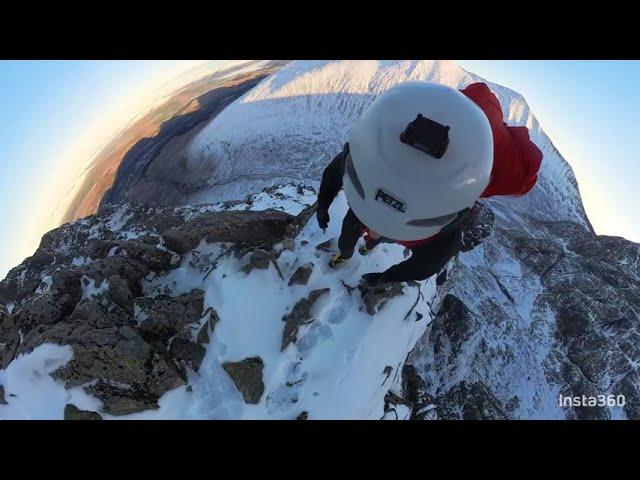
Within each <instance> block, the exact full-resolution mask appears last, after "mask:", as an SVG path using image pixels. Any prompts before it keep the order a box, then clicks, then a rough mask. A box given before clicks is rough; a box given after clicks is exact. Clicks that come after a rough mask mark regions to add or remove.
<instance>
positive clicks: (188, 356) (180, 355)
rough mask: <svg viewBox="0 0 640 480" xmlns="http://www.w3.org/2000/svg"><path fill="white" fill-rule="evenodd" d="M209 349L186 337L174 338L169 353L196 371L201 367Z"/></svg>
mask: <svg viewBox="0 0 640 480" xmlns="http://www.w3.org/2000/svg"><path fill="white" fill-rule="evenodd" d="M206 353H207V350H206V349H205V348H204V347H203V346H202V345H200V344H199V343H195V342H192V341H190V340H187V339H184V338H174V339H173V341H172V342H171V346H170V347H169V354H170V355H171V356H172V357H173V358H174V359H175V360H178V361H179V362H181V363H182V364H183V365H184V366H189V367H191V368H192V369H193V370H194V371H195V372H197V371H198V370H199V369H200V364H201V363H202V360H203V359H204V356H205V354H206Z"/></svg>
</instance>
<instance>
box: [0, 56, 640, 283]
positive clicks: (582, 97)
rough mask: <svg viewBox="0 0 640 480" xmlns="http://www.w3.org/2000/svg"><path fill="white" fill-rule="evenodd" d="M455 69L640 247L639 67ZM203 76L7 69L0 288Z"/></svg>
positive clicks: (1, 119) (591, 208) (140, 70)
mask: <svg viewBox="0 0 640 480" xmlns="http://www.w3.org/2000/svg"><path fill="white" fill-rule="evenodd" d="M220 64H222V62H220ZM458 64H459V65H460V66H461V67H463V68H465V69H466V70H469V71H471V72H474V73H477V74H478V75H480V76H482V77H484V78H486V79H487V80H490V81H492V82H495V83H499V84H501V85H504V86H506V87H509V88H511V89H513V90H516V91H518V92H519V93H521V94H522V95H524V97H525V99H526V100H527V102H528V103H529V105H530V106H531V108H532V110H533V112H534V114H535V115H536V117H537V118H538V120H539V121H540V124H541V126H542V128H543V129H544V130H545V132H546V133H547V134H548V135H549V137H550V138H551V140H552V141H553V142H554V144H555V145H556V147H557V148H558V150H559V151H560V152H561V153H562V155H563V156H564V157H565V158H566V159H567V161H568V162H569V163H570V164H571V166H572V167H573V169H574V171H575V173H576V176H577V178H578V182H579V185H580V190H581V193H582V198H583V201H584V203H585V207H586V210H587V213H588V215H589V218H590V220H591V222H592V223H593V225H594V228H595V229H596V231H597V233H599V234H609V235H619V236H623V237H625V238H628V239H630V240H633V241H636V242H640V222H638V221H637V220H638V214H637V213H636V204H637V203H638V202H637V200H636V195H635V193H636V192H635V190H636V182H637V179H638V178H640V154H639V153H638V144H639V142H638V140H637V138H636V137H637V131H638V127H639V126H640V94H639V93H638V91H637V88H638V86H639V85H640V62H636V61H504V60H501V61H485V60H473V61H466V60H465V61H458ZM197 66H205V65H204V64H203V61H202V60H189V61H157V60H153V61H0V218H1V219H2V226H1V233H0V279H2V278H4V276H5V275H6V273H7V272H8V270H9V269H10V268H11V267H13V266H15V265H17V264H18V263H20V262H21V261H22V260H23V259H24V258H25V257H27V256H29V255H31V254H33V252H34V251H35V249H36V248H37V246H38V243H39V241H40V237H41V236H42V234H43V233H45V232H46V231H48V230H50V229H51V228H53V227H55V226H56V225H55V218H56V215H55V209H56V208H57V207H58V206H59V205H60V202H61V200H62V198H63V197H65V194H66V193H67V192H68V191H69V189H70V188H71V187H72V184H73V182H74V181H75V180H77V178H78V175H79V172H80V171H81V170H82V167H84V166H85V165H86V164H87V162H88V161H89V160H91V158H92V157H93V155H95V153H97V151H98V150H99V149H100V147H102V146H103V145H104V144H106V143H107V142H108V141H109V140H110V139H111V138H112V137H113V135H114V134H115V133H116V132H117V131H118V130H119V129H120V128H122V127H123V126H124V125H125V124H126V123H127V122H128V121H129V120H131V118H132V117H133V116H134V115H136V114H139V113H141V112H142V111H144V110H145V109H146V108H148V106H149V105H150V104H151V102H152V101H153V100H155V99H156V98H157V97H158V96H159V94H160V93H162V92H164V93H167V92H168V90H170V88H172V87H174V86H175V85H176V84H175V82H172V83H170V84H168V82H169V81H171V80H174V79H175V78H176V77H177V76H179V75H181V74H183V73H185V72H190V71H192V69H194V68H195V67H197ZM182 78H187V77H182Z"/></svg>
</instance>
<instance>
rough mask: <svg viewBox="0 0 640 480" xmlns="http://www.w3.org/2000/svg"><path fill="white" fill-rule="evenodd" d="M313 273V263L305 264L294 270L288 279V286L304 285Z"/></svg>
mask: <svg viewBox="0 0 640 480" xmlns="http://www.w3.org/2000/svg"><path fill="white" fill-rule="evenodd" d="M312 273H313V263H307V264H305V265H302V266H300V267H298V268H297V269H296V271H295V272H294V273H293V275H291V278H290V279H289V286H292V285H306V284H307V282H308V281H309V278H310V277H311V274H312Z"/></svg>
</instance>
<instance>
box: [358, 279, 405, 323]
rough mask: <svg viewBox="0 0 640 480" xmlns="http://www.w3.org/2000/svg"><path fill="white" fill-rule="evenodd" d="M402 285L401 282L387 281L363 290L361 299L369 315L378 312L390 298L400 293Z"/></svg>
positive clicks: (402, 289)
mask: <svg viewBox="0 0 640 480" xmlns="http://www.w3.org/2000/svg"><path fill="white" fill-rule="evenodd" d="M403 291H404V286H403V284H402V283H399V282H394V283H387V284H383V285H379V286H375V287H372V288H367V289H365V290H364V293H363V295H362V301H363V303H364V307H365V310H366V311H367V313H368V314H369V315H372V316H373V315H375V314H376V313H378V312H379V311H380V310H382V308H383V307H384V306H385V304H386V303H387V302H388V301H389V300H390V299H392V298H394V297H397V296H400V295H402V292H403Z"/></svg>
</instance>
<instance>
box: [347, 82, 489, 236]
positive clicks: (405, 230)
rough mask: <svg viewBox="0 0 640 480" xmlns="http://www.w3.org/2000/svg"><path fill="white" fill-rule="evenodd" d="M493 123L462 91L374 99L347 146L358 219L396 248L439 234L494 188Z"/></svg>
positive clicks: (424, 90) (416, 91) (408, 87)
mask: <svg viewBox="0 0 640 480" xmlns="http://www.w3.org/2000/svg"><path fill="white" fill-rule="evenodd" d="M492 166H493V136H492V134H491V127H490V125H489V120H488V119H487V117H486V115H485V114H484V112H483V111H482V110H481V109H480V107H478V106H477V105H476V104H475V103H474V102H473V101H471V100H470V99H468V98H467V97H466V96H465V95H463V94H462V93H461V92H459V91H458V90H455V89H453V88H450V87H447V86H444V85H440V84H437V83H430V82H406V83H402V84H399V85H396V86H395V87H393V88H391V89H389V90H387V91H386V92H385V93H383V94H381V95H380V96H378V98H376V99H375V100H374V101H373V103H372V104H371V105H370V106H369V108H368V109H367V110H366V111H365V112H364V114H363V115H362V116H361V117H360V119H359V120H358V121H356V122H355V123H354V125H353V126H352V129H351V134H350V138H349V155H348V156H347V158H346V165H345V174H344V179H343V185H344V191H345V194H346V196H347V201H348V202H349V206H350V207H351V209H352V210H353V212H354V213H355V214H356V216H357V217H358V219H360V221H361V222H363V223H364V224H365V225H366V226H367V227H369V228H370V229H372V230H375V231H376V232H378V233H379V234H380V235H382V236H384V237H387V238H390V239H393V240H420V239H423V238H428V237H431V236H433V235H435V234H437V233H438V232H440V231H441V230H442V229H443V228H444V227H445V226H446V225H448V224H450V223H451V222H453V221H454V220H455V219H456V218H457V215H458V213H459V212H461V211H463V210H465V209H466V208H469V207H471V206H472V205H473V203H474V202H475V201H476V200H477V199H478V198H479V197H480V195H481V194H482V192H483V191H484V190H485V188H486V187H487V185H488V184H489V179H490V174H491V167H492Z"/></svg>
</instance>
